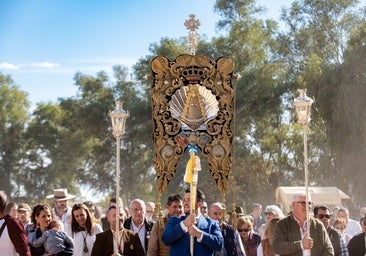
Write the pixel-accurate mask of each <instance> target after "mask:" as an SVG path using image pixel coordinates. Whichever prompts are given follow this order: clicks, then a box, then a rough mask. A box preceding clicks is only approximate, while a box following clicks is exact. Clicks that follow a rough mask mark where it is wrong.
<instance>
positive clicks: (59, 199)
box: [46, 188, 76, 236]
mask: <svg viewBox="0 0 366 256" xmlns="http://www.w3.org/2000/svg"><path fill="white" fill-rule="evenodd" d="M75 197H76V196H74V195H71V194H69V193H67V189H66V188H59V189H55V190H54V191H53V194H52V195H48V196H47V197H46V198H47V199H50V200H53V202H54V205H55V207H54V208H52V214H53V218H54V219H55V220H60V221H61V222H62V224H63V231H65V232H66V234H68V235H69V236H71V235H72V234H71V233H72V232H71V218H72V216H71V207H69V204H68V200H70V199H74V198H75Z"/></svg>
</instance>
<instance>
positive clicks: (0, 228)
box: [0, 217, 6, 237]
mask: <svg viewBox="0 0 366 256" xmlns="http://www.w3.org/2000/svg"><path fill="white" fill-rule="evenodd" d="M5 226H6V217H5V218H4V223H3V224H2V225H1V227H0V237H1V235H2V234H3V231H4V229H5Z"/></svg>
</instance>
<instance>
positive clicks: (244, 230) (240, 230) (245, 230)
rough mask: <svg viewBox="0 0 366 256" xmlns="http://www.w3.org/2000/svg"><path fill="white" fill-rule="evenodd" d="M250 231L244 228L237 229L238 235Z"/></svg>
mask: <svg viewBox="0 0 366 256" xmlns="http://www.w3.org/2000/svg"><path fill="white" fill-rule="evenodd" d="M251 230H252V229H251V228H244V229H238V232H239V233H241V232H249V231H251Z"/></svg>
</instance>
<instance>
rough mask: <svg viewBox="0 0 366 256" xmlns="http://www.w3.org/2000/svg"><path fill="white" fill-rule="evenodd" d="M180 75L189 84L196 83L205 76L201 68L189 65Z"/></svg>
mask: <svg viewBox="0 0 366 256" xmlns="http://www.w3.org/2000/svg"><path fill="white" fill-rule="evenodd" d="M181 75H182V77H184V79H185V80H186V81H188V83H189V84H197V83H199V82H200V81H201V80H203V78H204V77H205V73H204V72H203V70H202V69H201V68H199V67H197V66H190V67H188V68H186V69H184V70H183V71H182V73H181Z"/></svg>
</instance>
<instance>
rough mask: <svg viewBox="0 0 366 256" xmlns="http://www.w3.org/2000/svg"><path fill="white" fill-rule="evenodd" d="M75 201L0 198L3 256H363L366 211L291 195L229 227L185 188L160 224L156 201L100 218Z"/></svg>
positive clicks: (89, 205)
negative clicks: (286, 206) (285, 203)
mask: <svg viewBox="0 0 366 256" xmlns="http://www.w3.org/2000/svg"><path fill="white" fill-rule="evenodd" d="M75 198H76V196H74V195H72V194H69V193H68V192H67V189H64V188H62V189H55V190H54V193H53V194H52V195H49V196H47V199H49V200H50V201H51V202H52V203H53V207H51V206H49V205H48V204H43V203H40V204H37V205H35V206H34V207H33V208H31V207H30V206H29V205H28V204H26V203H20V204H16V203H14V202H8V199H7V195H6V194H5V193H4V192H3V191H0V255H1V256H15V255H20V256H51V255H57V256H69V255H76V256H106V255H108V256H111V255H112V256H119V255H135V256H145V255H147V256H161V255H171V256H178V255H183V256H186V255H187V256H188V255H199V256H206V255H207V256H227V255H234V256H278V255H294V256H297V255H298V256H306V255H312V256H328V255H329V256H331V255H335V256H348V255H349V256H364V255H366V254H365V253H366V250H365V247H366V238H365V237H366V235H365V234H366V215H365V214H366V208H361V209H360V220H359V221H357V220H353V219H351V218H350V216H349V211H348V209H347V208H343V207H336V208H334V209H330V208H329V207H328V206H327V205H313V204H312V202H311V198H310V197H309V198H307V197H306V195H305V194H304V193H301V192H299V193H296V194H294V195H293V198H292V203H291V212H290V213H284V212H283V211H282V209H281V207H280V206H279V205H276V204H272V205H267V206H266V207H265V208H264V213H263V210H262V205H261V204H259V203H256V204H253V205H252V208H251V212H250V213H249V214H246V213H244V210H243V208H242V207H237V209H238V210H236V211H235V214H234V215H233V216H235V219H234V220H233V219H229V218H225V217H226V216H228V215H226V214H224V213H225V206H224V205H223V204H222V203H220V202H214V203H212V204H211V205H208V204H207V201H206V198H205V195H204V193H203V192H202V191H201V190H197V191H196V195H195V197H194V198H195V202H194V204H192V203H191V202H190V199H191V191H190V190H189V189H187V190H186V191H185V194H184V195H179V194H172V195H169V196H168V198H167V202H166V204H165V209H164V211H163V212H164V214H163V216H160V217H159V216H156V213H157V211H156V210H155V204H154V203H153V202H145V201H144V200H142V199H139V198H136V199H133V200H131V202H130V203H129V207H124V206H123V202H122V200H121V199H120V198H118V200H119V201H118V204H117V199H116V198H111V200H110V202H109V205H108V207H107V209H106V211H105V213H104V214H101V213H100V211H99V209H98V207H96V206H95V205H94V203H93V202H91V201H86V202H83V203H75V204H73V205H72V206H70V205H69V203H70V200H73V199H75ZM117 205H118V206H119V207H118V208H117ZM192 205H194V209H193V208H192ZM191 208H192V209H191ZM308 213H311V214H310V216H308Z"/></svg>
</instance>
